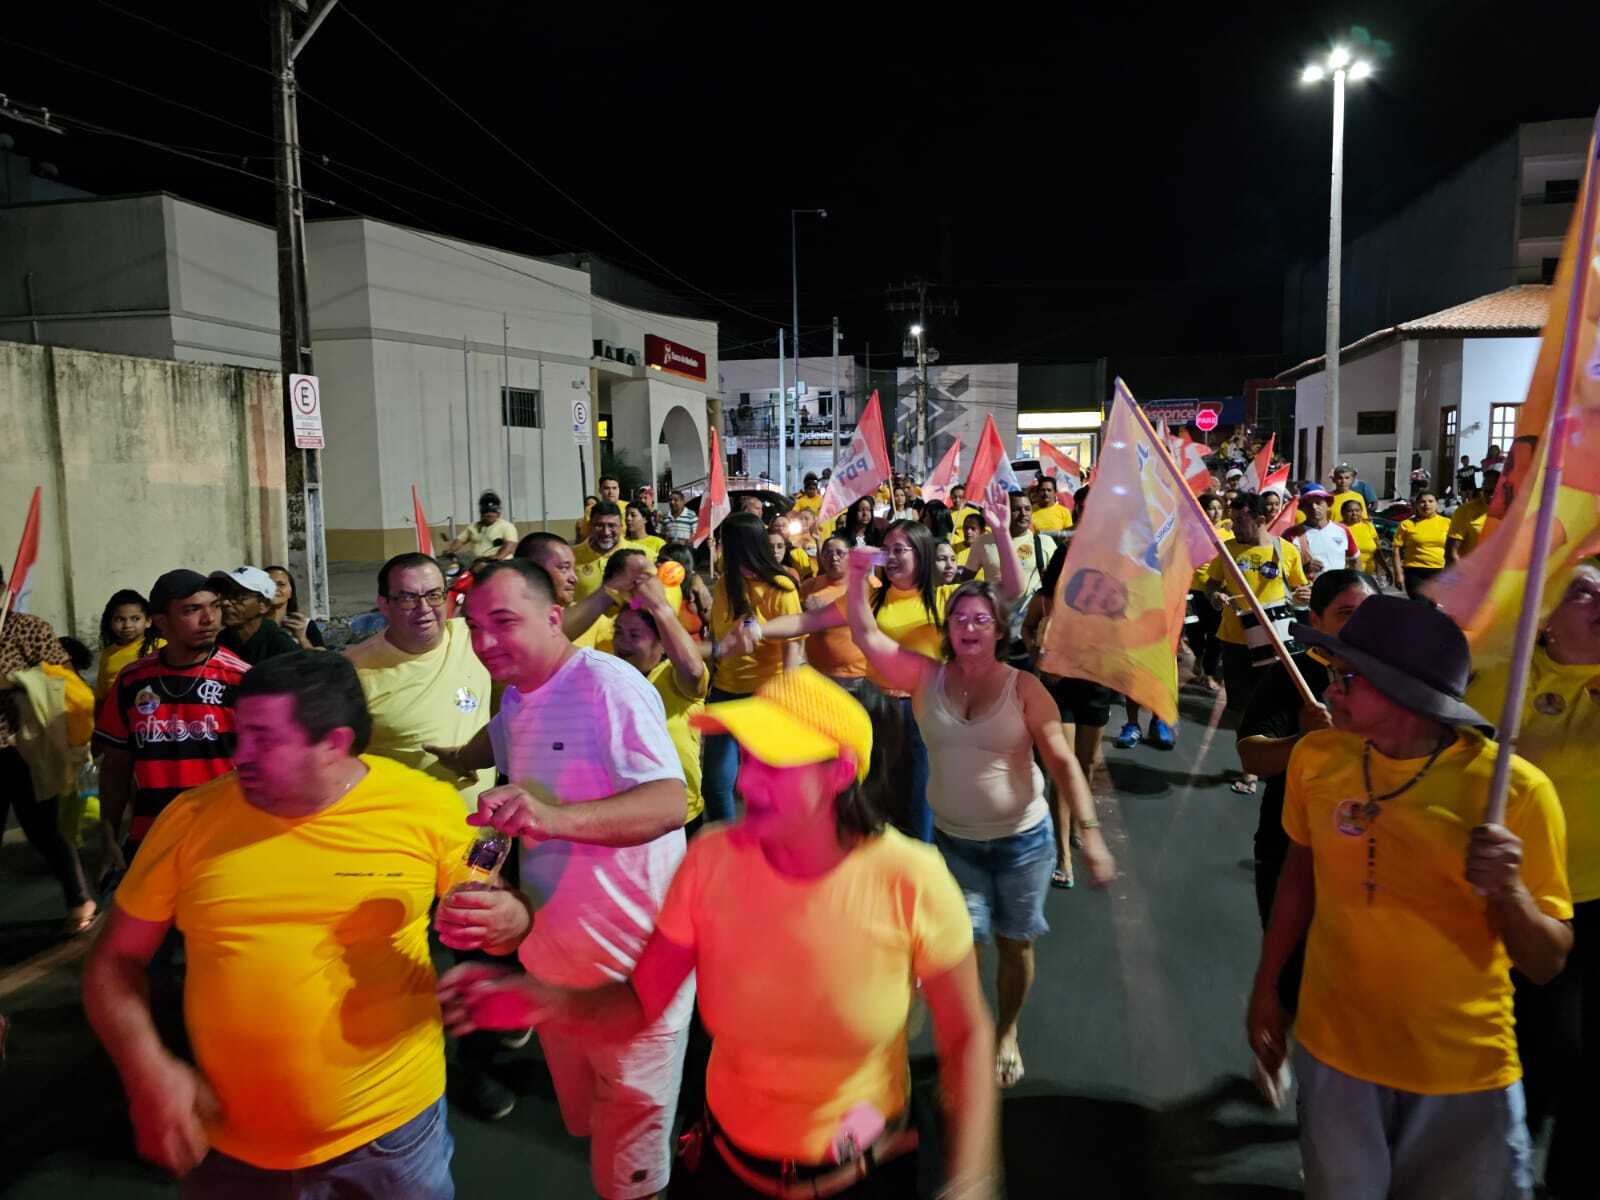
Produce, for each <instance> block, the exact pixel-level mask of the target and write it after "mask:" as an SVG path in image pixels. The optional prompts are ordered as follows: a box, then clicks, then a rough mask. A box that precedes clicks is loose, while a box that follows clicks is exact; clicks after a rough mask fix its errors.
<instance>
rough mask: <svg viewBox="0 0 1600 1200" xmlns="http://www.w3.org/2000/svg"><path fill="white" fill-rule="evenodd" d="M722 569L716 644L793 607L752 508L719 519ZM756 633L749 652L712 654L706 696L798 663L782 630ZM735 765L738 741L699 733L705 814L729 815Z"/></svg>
mask: <svg viewBox="0 0 1600 1200" xmlns="http://www.w3.org/2000/svg"><path fill="white" fill-rule="evenodd" d="M720 532H721V534H722V574H721V575H720V576H718V577H717V584H716V587H715V588H713V589H712V593H711V638H712V641H713V642H714V643H718V644H720V643H721V642H722V640H723V639H724V638H725V637H727V636H728V634H729V633H730V632H732V631H733V630H734V629H735V628H736V627H738V626H745V627H747V628H749V627H750V626H754V628H755V630H756V631H759V630H760V629H761V627H762V626H764V625H766V624H768V623H770V622H771V621H773V620H776V619H781V618H783V617H786V616H787V617H797V616H798V615H799V613H800V589H799V588H798V587H797V586H796V585H795V582H794V580H792V579H790V578H789V576H788V575H787V574H785V572H784V570H783V567H782V566H780V565H779V564H778V560H777V559H776V558H775V557H774V556H773V553H772V547H771V545H769V544H768V541H767V531H766V529H765V528H764V527H763V526H762V524H761V518H760V517H758V516H756V515H755V514H754V513H734V514H733V515H732V516H730V517H729V518H728V519H727V520H725V521H723V522H722V525H721V529H720ZM798 636H799V635H798V634H787V635H781V636H780V635H774V636H773V637H771V638H763V637H761V636H760V635H759V633H752V636H751V638H750V652H749V653H747V654H734V655H729V656H726V657H723V658H713V659H712V663H711V693H710V695H709V696H708V697H707V700H708V702H709V703H712V704H716V703H720V702H722V701H727V700H738V699H742V698H743V697H746V696H749V695H751V694H752V693H753V692H755V690H756V689H757V688H759V687H760V686H761V685H762V684H763V683H765V682H767V680H769V679H771V678H772V677H773V676H775V675H776V674H778V672H779V671H782V670H783V669H784V668H785V667H790V666H798V665H800V661H801V653H800V643H799V642H798V641H788V642H787V643H785V642H784V641H783V640H782V637H788V638H797V637H798ZM738 773H739V747H738V744H737V743H736V742H735V741H734V740H733V738H731V737H729V736H727V735H725V734H710V735H708V736H707V737H706V739H705V778H704V780H703V782H702V789H701V790H702V792H703V794H704V796H705V802H706V810H705V815H706V820H707V821H726V820H728V819H729V818H731V817H732V816H733V813H734V809H733V785H734V780H735V778H736V777H737V776H738Z"/></svg>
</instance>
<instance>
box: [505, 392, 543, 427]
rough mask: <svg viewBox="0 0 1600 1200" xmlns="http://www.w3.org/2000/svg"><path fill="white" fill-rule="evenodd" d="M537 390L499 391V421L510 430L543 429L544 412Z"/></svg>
mask: <svg viewBox="0 0 1600 1200" xmlns="http://www.w3.org/2000/svg"><path fill="white" fill-rule="evenodd" d="M541 401H542V397H541V396H540V395H539V389H538V388H519V387H503V388H501V389H500V421H501V423H502V424H503V425H505V426H507V427H508V428H511V429H543V428H544V411H543V404H542V402H541Z"/></svg>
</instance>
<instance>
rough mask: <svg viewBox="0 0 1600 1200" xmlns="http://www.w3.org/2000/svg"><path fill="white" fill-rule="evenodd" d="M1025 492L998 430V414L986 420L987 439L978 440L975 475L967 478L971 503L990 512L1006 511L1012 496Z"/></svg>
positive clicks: (969, 501) (984, 426) (984, 430)
mask: <svg viewBox="0 0 1600 1200" xmlns="http://www.w3.org/2000/svg"><path fill="white" fill-rule="evenodd" d="M1021 490H1022V485H1021V484H1020V483H1018V482H1017V475H1016V472H1015V471H1013V470H1012V469H1011V460H1010V459H1008V458H1007V457H1006V448H1005V446H1003V445H1002V444H1001V442H1000V431H999V430H998V429H996V428H995V427H994V414H993V413H990V414H989V415H988V416H987V417H985V418H984V419H983V436H982V437H980V438H979V439H978V452H977V453H976V454H974V455H973V456H972V474H971V475H969V476H967V503H969V504H975V505H977V506H978V507H979V508H981V509H983V510H984V511H985V512H988V511H989V510H990V509H994V508H1002V509H1003V508H1005V507H1007V506H1008V505H1009V504H1010V500H1009V497H1010V496H1012V495H1014V494H1015V493H1017V492H1020V491H1021Z"/></svg>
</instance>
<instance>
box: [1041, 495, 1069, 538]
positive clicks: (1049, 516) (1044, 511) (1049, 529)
mask: <svg viewBox="0 0 1600 1200" xmlns="http://www.w3.org/2000/svg"><path fill="white" fill-rule="evenodd" d="M1033 527H1034V529H1036V530H1038V531H1039V532H1040V533H1060V532H1062V531H1063V530H1066V529H1071V528H1072V510H1071V509H1069V508H1068V507H1067V506H1066V505H1065V504H1062V503H1060V502H1059V501H1058V502H1057V503H1055V504H1052V505H1051V506H1050V507H1049V508H1036V509H1034V510H1033Z"/></svg>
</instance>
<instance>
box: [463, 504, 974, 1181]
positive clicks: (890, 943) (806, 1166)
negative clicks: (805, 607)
mask: <svg viewBox="0 0 1600 1200" xmlns="http://www.w3.org/2000/svg"><path fill="white" fill-rule="evenodd" d="M724 528H726V526H724ZM866 699H867V703H868V704H869V705H871V704H872V700H871V698H870V697H869V698H866ZM699 721H700V722H703V726H702V727H703V728H705V729H706V730H707V731H708V735H709V733H710V731H713V730H714V731H716V736H718V737H732V738H736V739H737V740H738V743H739V745H740V746H741V747H742V749H743V758H744V765H743V766H742V768H741V769H740V772H739V787H740V791H741V792H742V793H743V794H744V796H745V801H746V810H745V815H744V818H743V819H742V820H741V821H739V822H738V823H737V824H735V825H732V826H724V827H721V828H716V827H713V828H710V829H707V830H706V831H705V832H703V833H701V834H700V835H699V836H698V837H696V838H695V840H694V841H692V842H691V843H689V852H688V854H687V855H686V856H685V858H684V860H683V863H682V865H681V866H680V867H679V868H678V873H677V875H676V876H675V877H674V879H673V881H672V885H671V887H670V888H669V889H668V890H667V896H666V899H665V900H664V901H663V903H662V906H661V912H660V914H659V915H658V916H657V918H656V922H655V930H654V932H653V933H652V934H651V936H650V941H649V943H648V944H647V945H646V946H645V948H644V951H643V953H642V954H641V955H640V956H639V960H638V965H637V966H636V967H635V968H634V970H633V972H632V974H631V975H630V976H629V978H628V980H627V981H626V982H623V983H614V984H610V985H608V986H605V987H601V988H592V989H588V990H578V989H566V988H555V987H551V986H549V985H547V984H541V983H539V982H537V981H536V980H534V978H533V977H532V976H531V975H527V974H523V973H521V972H507V971H504V970H502V969H501V968H498V967H493V966H487V965H479V964H463V965H462V966H459V967H457V968H455V969H454V970H453V971H451V972H450V973H449V974H447V975H446V976H445V977H444V978H443V979H441V980H440V981H439V998H440V1000H441V1002H442V1004H443V1008H444V1018H445V1023H446V1025H447V1027H448V1028H449V1029H450V1030H451V1032H453V1033H457V1034H460V1033H464V1032H467V1031H469V1030H473V1029H505V1030H512V1029H527V1028H528V1027H529V1026H543V1027H548V1028H549V1029H550V1030H552V1031H560V1030H564V1029H565V1030H571V1031H573V1032H574V1033H575V1034H577V1035H578V1036H580V1037H583V1038H584V1039H585V1040H588V1039H593V1038H603V1039H604V1040H606V1041H615V1040H620V1039H624V1038H627V1037H630V1036H632V1035H633V1034H635V1033H636V1032H637V1031H638V1030H639V1029H642V1028H645V1027H646V1026H647V1025H648V1024H649V1023H650V1022H651V1021H653V1020H655V1019H656V1018H657V1017H658V1016H659V1014H660V1013H662V1012H663V1011H665V1009H666V1006H667V1005H668V1004H669V1003H670V1002H671V1001H672V999H673V997H674V996H676V995H677V994H678V991H679V989H680V988H681V987H682V986H683V985H684V983H685V982H686V981H687V980H688V979H689V977H690V974H691V973H694V975H695V978H696V983H697V986H698V990H699V1001H700V1011H701V1012H702V1014H703V1015H704V1018H705V1022H706V1027H707V1029H708V1030H709V1031H710V1033H711V1036H712V1050H711V1062H710V1066H709V1068H708V1070H707V1080H706V1097H707V1105H706V1110H705V1112H704V1114H703V1116H700V1115H699V1114H696V1115H697V1116H700V1119H699V1120H698V1121H697V1122H696V1123H695V1125H694V1126H693V1127H692V1128H691V1129H690V1130H689V1132H688V1134H687V1135H686V1136H685V1138H684V1139H683V1142H682V1143H681V1144H680V1145H681V1149H680V1153H679V1158H678V1161H677V1163H676V1164H675V1165H674V1168H673V1180H672V1186H671V1191H670V1193H669V1194H670V1195H672V1196H684V1197H690V1196H692V1197H695V1198H696V1200H746V1198H748V1197H760V1196H802V1195H804V1196H835V1197H839V1198H840V1200H869V1198H871V1197H886V1196H909V1195H912V1194H914V1193H916V1192H917V1190H918V1186H917V1185H918V1176H919V1175H920V1174H922V1173H923V1172H922V1171H921V1170H920V1169H919V1167H920V1166H922V1164H919V1163H918V1158H919V1157H921V1158H928V1157H931V1146H930V1145H929V1143H928V1142H927V1141H921V1142H919V1138H918V1135H917V1125H918V1122H916V1121H915V1120H914V1113H913V1108H914V1107H917V1108H920V1104H915V1105H914V1103H913V1100H912V1093H911V1071H910V1060H909V1057H908V1054H907V1033H906V1022H907V1016H908V1014H909V1012H910V1010H911V1006H912V1004H913V1002H914V999H915V997H916V996H917V995H918V994H919V991H920V995H921V996H922V997H923V999H924V1000H926V1002H927V1005H928V1011H929V1013H930V1015H931V1016H932V1017H933V1032H934V1047H935V1050H936V1052H937V1054H938V1060H939V1091H940V1093H941V1094H942V1100H943V1104H942V1107H943V1110H944V1117H945V1123H944V1134H943V1138H942V1141H943V1143H944V1150H945V1154H944V1159H945V1161H944V1164H943V1166H944V1170H943V1172H942V1176H943V1178H942V1180H939V1181H938V1182H939V1184H940V1185H941V1188H940V1191H939V1195H941V1196H949V1197H952V1198H956V1197H959V1198H960V1200H996V1197H998V1196H999V1195H1000V1191H1001V1185H1000V1177H999V1156H998V1146H997V1141H998V1137H997V1135H998V1132H999V1112H998V1108H999V1105H998V1103H997V1096H996V1092H995V1082H994V1042H993V1035H992V1033H991V1030H990V1025H989V1014H988V1011H987V1006H986V1005H985V1004H984V1000H983V992H982V990H981V989H980V987H979V986H978V971H977V956H976V954H975V952H974V949H973V941H972V923H971V920H970V918H969V917H968V915H967V911H966V907H965V905H964V904H963V903H962V897H961V894H960V891H959V890H958V889H957V887H956V886H955V883H954V882H953V881H952V880H951V878H950V872H949V871H947V870H946V869H945V866H944V864H943V863H941V862H940V861H939V860H938V857H937V856H936V854H935V853H934V852H933V850H932V849H931V848H929V847H927V846H920V845H916V844H914V843H912V842H910V841H908V840H907V839H906V838H904V837H902V836H901V835H900V834H899V833H897V832H896V831H894V830H893V829H888V828H885V822H884V816H883V812H882V810H881V808H880V807H878V804H877V796H878V793H880V792H881V791H882V790H883V785H885V784H891V781H892V779H893V776H894V773H895V770H896V768H897V767H898V759H897V755H896V753H895V751H894V748H893V746H892V745H888V744H886V742H889V741H890V740H892V728H891V729H886V728H885V726H884V724H883V723H881V722H879V721H876V720H873V719H872V718H871V717H869V715H868V713H867V712H864V711H863V710H862V705H861V704H858V703H857V702H856V701H855V700H854V699H852V698H851V696H850V695H848V694H847V693H846V692H845V691H843V690H842V689H841V688H839V687H838V686H837V685H836V684H833V683H830V682H829V681H828V680H826V679H825V678H823V676H822V675H821V674H820V673H818V672H817V671H814V670H811V669H809V668H800V669H798V670H794V671H785V672H784V673H783V674H781V675H780V676H778V677H777V678H775V679H771V680H769V681H767V682H766V683H765V684H763V685H762V687H761V689H760V690H759V691H758V692H757V693H756V694H755V696H754V697H751V698H747V699H744V700H741V701H736V702H733V703H729V704H712V705H710V706H708V707H707V709H706V711H705V713H704V715H703V717H701V718H699ZM892 724H893V721H892V718H891V721H890V726H891V727H892ZM885 735H887V736H885ZM710 740H711V739H710V736H708V737H707V741H708V742H709V741H710ZM891 786H892V784H891ZM493 819H494V821H495V824H496V825H497V826H498V827H499V828H500V829H501V830H502V832H505V833H508V834H513V835H515V834H519V833H522V832H524V831H525V829H526V826H527V820H526V817H525V816H524V815H523V812H522V811H520V810H518V811H512V810H511V809H510V808H509V807H508V808H507V809H502V810H501V812H497V813H496V814H495V816H494V818H493ZM852 1142H853V1143H854V1152H853V1153H852V1154H850V1155H849V1156H848V1158H844V1157H843V1156H841V1155H840V1154H839V1152H838V1150H837V1149H836V1148H837V1147H841V1146H845V1145H848V1144H850V1143H852Z"/></svg>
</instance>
